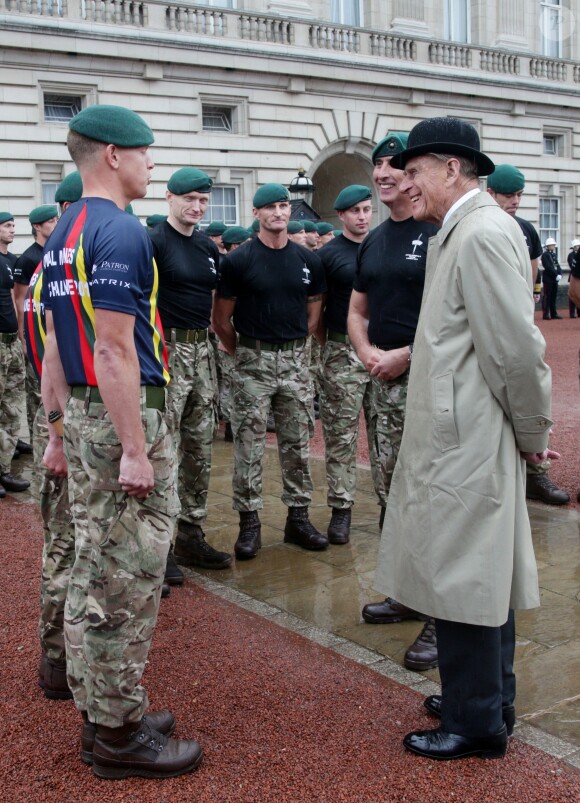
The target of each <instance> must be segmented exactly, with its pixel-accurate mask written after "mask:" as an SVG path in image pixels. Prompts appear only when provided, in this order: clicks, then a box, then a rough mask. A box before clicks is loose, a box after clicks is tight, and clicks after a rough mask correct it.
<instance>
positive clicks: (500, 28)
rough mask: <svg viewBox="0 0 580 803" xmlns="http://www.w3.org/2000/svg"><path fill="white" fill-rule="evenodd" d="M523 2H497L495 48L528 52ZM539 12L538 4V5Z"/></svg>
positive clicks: (500, 0) (511, 0)
mask: <svg viewBox="0 0 580 803" xmlns="http://www.w3.org/2000/svg"><path fill="white" fill-rule="evenodd" d="M525 6H526V3H525V0H509V3H507V2H505V0H498V2H497V36H496V39H495V43H494V44H495V46H496V47H506V48H512V49H516V50H522V49H524V50H528V49H529V44H528V40H527V38H526V35H525V32H526V14H525V10H526V9H525ZM538 12H539V4H538Z"/></svg>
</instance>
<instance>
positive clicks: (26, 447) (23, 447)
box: [16, 438, 32, 454]
mask: <svg viewBox="0 0 580 803" xmlns="http://www.w3.org/2000/svg"><path fill="white" fill-rule="evenodd" d="M16 449H17V451H19V452H20V454H32V446H31V445H30V444H29V443H26V441H21V440H20V438H19V439H18V440H17V441H16Z"/></svg>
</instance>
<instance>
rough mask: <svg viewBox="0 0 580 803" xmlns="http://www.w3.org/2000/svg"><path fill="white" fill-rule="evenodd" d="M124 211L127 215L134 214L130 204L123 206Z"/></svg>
mask: <svg viewBox="0 0 580 803" xmlns="http://www.w3.org/2000/svg"><path fill="white" fill-rule="evenodd" d="M125 212H127V213H128V214H129V215H134V214H135V212H133V207H132V206H131V204H127V206H126V207H125Z"/></svg>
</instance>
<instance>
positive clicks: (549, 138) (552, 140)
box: [544, 134, 562, 156]
mask: <svg viewBox="0 0 580 803" xmlns="http://www.w3.org/2000/svg"><path fill="white" fill-rule="evenodd" d="M544 153H546V154H548V155H550V156H561V155H562V154H561V142H560V137H558V136H556V135H555V134H545V135H544Z"/></svg>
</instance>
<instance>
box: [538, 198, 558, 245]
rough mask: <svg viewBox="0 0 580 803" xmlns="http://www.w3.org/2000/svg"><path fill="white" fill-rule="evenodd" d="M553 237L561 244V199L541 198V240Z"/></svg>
mask: <svg viewBox="0 0 580 803" xmlns="http://www.w3.org/2000/svg"><path fill="white" fill-rule="evenodd" d="M548 237H553V238H554V240H556V242H557V243H559V242H560V199H559V198H540V240H541V241H542V245H543V244H544V243H545V242H546V238H548Z"/></svg>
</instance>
